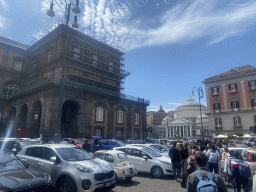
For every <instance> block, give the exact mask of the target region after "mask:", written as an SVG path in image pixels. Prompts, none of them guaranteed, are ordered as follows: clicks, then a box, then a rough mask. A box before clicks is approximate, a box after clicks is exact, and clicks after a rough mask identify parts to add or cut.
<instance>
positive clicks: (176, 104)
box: [168, 103, 182, 106]
mask: <svg viewBox="0 0 256 192" xmlns="http://www.w3.org/2000/svg"><path fill="white" fill-rule="evenodd" d="M168 104H169V105H173V106H180V105H181V104H182V103H168Z"/></svg>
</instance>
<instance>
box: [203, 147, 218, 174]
mask: <svg viewBox="0 0 256 192" xmlns="http://www.w3.org/2000/svg"><path fill="white" fill-rule="evenodd" d="M206 155H207V157H208V158H209V162H208V169H209V171H211V172H213V171H214V173H216V174H218V173H219V166H218V161H219V160H220V158H221V157H220V153H219V152H218V150H217V149H216V147H215V145H214V144H213V145H211V148H210V149H208V151H207V153H206Z"/></svg>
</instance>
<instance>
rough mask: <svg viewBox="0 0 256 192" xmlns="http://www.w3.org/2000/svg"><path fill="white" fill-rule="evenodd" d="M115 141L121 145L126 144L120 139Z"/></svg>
mask: <svg viewBox="0 0 256 192" xmlns="http://www.w3.org/2000/svg"><path fill="white" fill-rule="evenodd" d="M116 142H117V143H119V144H120V145H121V146H126V144H125V143H124V142H122V141H119V140H118V141H116Z"/></svg>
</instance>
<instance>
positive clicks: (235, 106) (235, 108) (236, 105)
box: [231, 101, 239, 111]
mask: <svg viewBox="0 0 256 192" xmlns="http://www.w3.org/2000/svg"><path fill="white" fill-rule="evenodd" d="M231 108H232V109H234V111H237V110H238V108H239V102H238V101H232V102H231Z"/></svg>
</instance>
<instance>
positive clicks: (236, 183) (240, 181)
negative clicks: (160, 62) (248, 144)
mask: <svg viewBox="0 0 256 192" xmlns="http://www.w3.org/2000/svg"><path fill="white" fill-rule="evenodd" d="M246 173H248V174H247V175H246ZM250 177H251V169H250V167H249V164H248V163H247V162H245V161H243V159H242V157H241V155H240V153H239V152H238V151H235V152H234V159H233V160H232V161H231V179H233V182H232V184H233V188H234V191H236V192H240V191H241V185H243V189H244V192H249V178H250Z"/></svg>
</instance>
